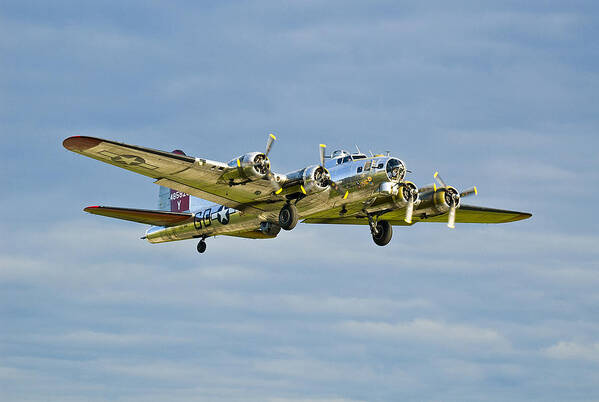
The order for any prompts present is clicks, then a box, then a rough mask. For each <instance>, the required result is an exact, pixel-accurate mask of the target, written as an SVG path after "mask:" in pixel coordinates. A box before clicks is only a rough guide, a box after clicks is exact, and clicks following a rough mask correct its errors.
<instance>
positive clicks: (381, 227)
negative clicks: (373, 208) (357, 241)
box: [372, 221, 393, 246]
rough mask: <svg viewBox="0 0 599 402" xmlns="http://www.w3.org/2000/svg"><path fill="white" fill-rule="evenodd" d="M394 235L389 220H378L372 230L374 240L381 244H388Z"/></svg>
mask: <svg viewBox="0 0 599 402" xmlns="http://www.w3.org/2000/svg"><path fill="white" fill-rule="evenodd" d="M392 236H393V227H392V226H391V224H390V223H389V222H387V221H378V222H377V224H376V230H374V231H373V232H372V240H374V242H375V243H376V244H377V245H379V246H386V245H387V244H389V242H390V241H391V237H392Z"/></svg>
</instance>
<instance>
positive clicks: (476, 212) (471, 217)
mask: <svg viewBox="0 0 599 402" xmlns="http://www.w3.org/2000/svg"><path fill="white" fill-rule="evenodd" d="M404 211H405V210H404V209H403V208H402V209H397V210H395V211H391V212H388V213H386V214H383V215H381V218H380V219H383V220H386V221H388V222H389V223H390V224H392V225H394V226H410V224H408V223H406V222H405V221H404V216H405V212H404ZM531 216H532V214H529V213H527V212H517V211H508V210H504V209H495V208H486V207H476V206H472V205H462V206H460V208H459V209H458V210H457V211H456V220H455V221H456V222H457V223H507V222H515V221H519V220H522V219H528V218H530V217H531ZM303 222H304V223H323V224H346V225H368V219H367V218H366V217H362V216H361V215H357V216H344V217H341V216H339V214H336V215H335V216H330V217H318V218H308V219H305V220H304V221H303ZM417 222H447V214H446V213H445V214H441V215H437V216H431V217H428V218H424V217H421V216H418V215H414V217H413V218H412V225H413V224H414V223H417Z"/></svg>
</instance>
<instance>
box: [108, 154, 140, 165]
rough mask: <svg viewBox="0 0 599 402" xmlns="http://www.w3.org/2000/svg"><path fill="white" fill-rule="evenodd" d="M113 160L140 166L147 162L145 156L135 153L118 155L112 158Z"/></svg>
mask: <svg viewBox="0 0 599 402" xmlns="http://www.w3.org/2000/svg"><path fill="white" fill-rule="evenodd" d="M110 159H111V160H112V161H113V162H116V163H122V164H123V165H129V166H138V165H141V164H142V163H146V160H145V159H144V158H140V157H139V156H135V155H117V156H113V157H112V158H110Z"/></svg>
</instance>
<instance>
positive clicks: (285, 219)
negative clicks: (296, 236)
mask: <svg viewBox="0 0 599 402" xmlns="http://www.w3.org/2000/svg"><path fill="white" fill-rule="evenodd" d="M298 220H299V216H298V214H297V208H296V207H295V205H292V204H285V206H284V207H283V208H281V212H279V226H280V227H281V229H283V230H291V229H293V228H294V227H295V225H297V221H298Z"/></svg>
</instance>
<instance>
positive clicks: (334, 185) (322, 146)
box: [320, 144, 349, 200]
mask: <svg viewBox="0 0 599 402" xmlns="http://www.w3.org/2000/svg"><path fill="white" fill-rule="evenodd" d="M326 149H327V146H326V145H325V144H320V167H322V168H323V169H324V170H325V171H327V169H326V168H325V167H324V154H325V151H326ZM329 185H330V186H331V187H332V188H333V189H335V191H337V192H338V193H339V194H343V199H344V200H345V199H347V196H348V195H349V191H347V190H346V189H345V188H343V186H342V185H341V184H337V183H335V182H334V181H333V180H329Z"/></svg>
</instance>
